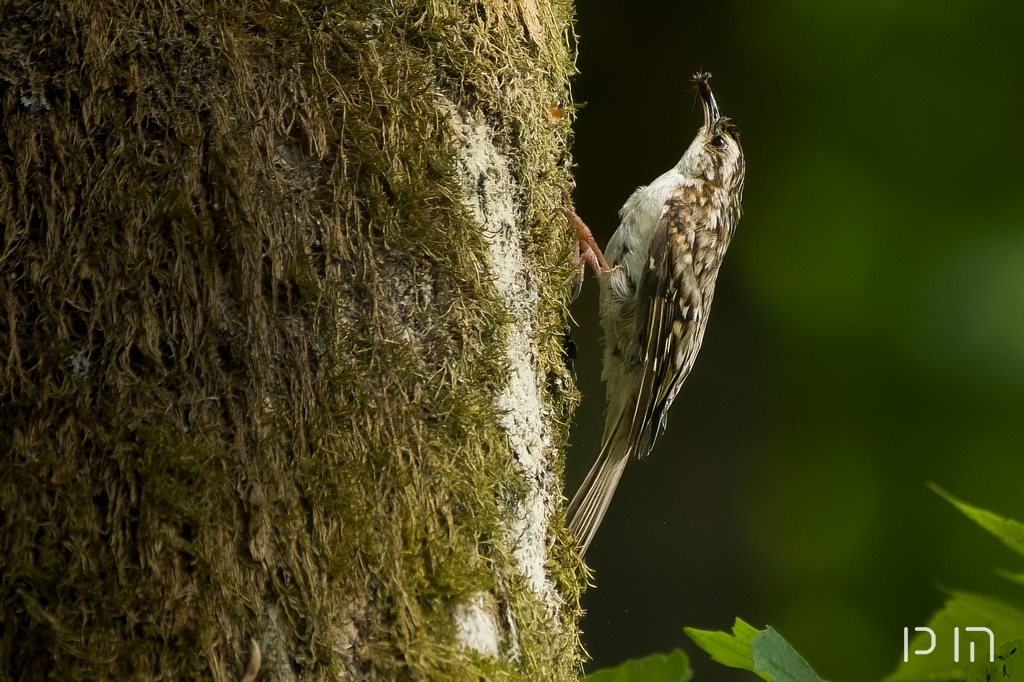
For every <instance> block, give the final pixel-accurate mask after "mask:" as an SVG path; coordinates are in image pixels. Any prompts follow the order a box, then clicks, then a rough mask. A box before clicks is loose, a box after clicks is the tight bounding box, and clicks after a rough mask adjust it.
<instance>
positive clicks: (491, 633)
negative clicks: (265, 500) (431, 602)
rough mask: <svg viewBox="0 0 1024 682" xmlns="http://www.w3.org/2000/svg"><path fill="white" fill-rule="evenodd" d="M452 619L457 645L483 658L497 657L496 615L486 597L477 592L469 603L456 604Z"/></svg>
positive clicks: (495, 610) (498, 636)
mask: <svg viewBox="0 0 1024 682" xmlns="http://www.w3.org/2000/svg"><path fill="white" fill-rule="evenodd" d="M453 619H454V621H455V632H456V638H457V639H458V641H459V644H461V645H462V646H464V647H466V648H467V649H472V650H473V651H476V652H477V653H480V654H483V655H485V656H490V657H492V658H497V657H498V653H499V643H500V639H501V638H500V635H499V632H498V614H497V609H496V608H495V607H494V604H492V603H491V602H490V600H489V599H488V597H487V595H485V594H483V593H479V592H478V593H477V594H474V595H473V596H472V598H471V599H470V600H469V601H467V602H462V603H460V604H456V605H455V608H454V613H453Z"/></svg>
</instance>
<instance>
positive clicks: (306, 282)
mask: <svg viewBox="0 0 1024 682" xmlns="http://www.w3.org/2000/svg"><path fill="white" fill-rule="evenodd" d="M571 38H572V32H571V6H570V4H569V3H568V2H567V1H563V0H479V1H478V2H456V1H455V0H449V1H444V2H443V1H440V0H384V1H383V2H378V1H373V2H369V1H363V0H349V1H348V2H331V1H330V0H328V1H327V2H312V1H306V0H296V1H295V2H243V1H242V0H231V1H226V2H214V3H210V2H203V1H200V0H180V2H177V3H169V2H168V3H163V2H141V3H140V2H128V1H127V0H63V1H57V0H55V1H54V2H46V3H40V2H30V1H28V0H10V1H9V2H5V3H3V5H2V7H0V102H2V104H0V116H2V119H0V453H2V455H0V456H2V460H0V551H2V558H0V562H2V564H0V566H2V567H0V597H2V600H3V604H2V613H0V661H2V665H3V673H0V674H2V675H3V676H4V677H5V678H6V679H17V680H41V679H64V680H79V679H97V680H98V679H165V680H172V679H173V680H190V679H213V680H219V681H227V680H237V679H239V678H240V677H241V676H242V671H243V670H244V669H245V668H246V665H247V664H248V663H249V662H250V642H251V641H255V642H257V643H258V645H259V648H260V650H261V651H262V666H261V669H260V671H259V679H260V680H297V679H302V680H326V679H446V680H448V679H452V680H457V679H480V678H484V679H524V680H539V679H573V678H574V677H575V674H576V672H577V671H578V666H579V649H578V642H577V636H576V619H577V617H578V603H577V598H578V589H579V572H580V565H579V563H578V560H577V559H576V558H575V555H574V553H573V552H572V551H570V550H569V549H567V547H568V544H567V538H566V536H565V534H564V532H563V531H562V530H561V528H562V521H563V518H562V507H563V505H562V503H561V496H560V482H561V466H562V455H563V450H564V446H565V444H566V438H567V422H568V418H569V415H570V413H571V411H572V409H573V407H574V406H575V403H576V394H575V389H574V388H573V386H572V383H571V379H569V377H568V376H567V371H566V368H565V366H564V363H563V358H562V336H563V326H564V324H565V320H566V305H567V302H568V298H569V296H570V294H571V285H572V282H573V280H574V277H576V276H577V275H578V271H577V270H576V269H575V266H574V264H573V257H572V254H573V240H572V238H571V235H570V233H569V230H568V229H567V228H566V226H565V225H564V224H563V222H564V221H563V220H562V219H561V218H560V217H558V216H557V214H556V213H554V211H553V209H554V208H555V207H556V206H558V205H559V204H560V203H561V201H562V199H561V196H562V192H563V191H564V189H565V188H566V187H568V185H569V170H568V167H569V157H568V153H567V149H566V146H567V138H568V135H569V128H568V125H569V123H568V117H566V116H564V115H562V110H561V109H560V108H559V107H558V106H556V105H557V104H559V103H563V104H564V103H565V101H566V98H567V96H568V95H567V93H568V89H567V79H568V76H569V74H570V72H571V70H572V40H571ZM567 109H568V107H567Z"/></svg>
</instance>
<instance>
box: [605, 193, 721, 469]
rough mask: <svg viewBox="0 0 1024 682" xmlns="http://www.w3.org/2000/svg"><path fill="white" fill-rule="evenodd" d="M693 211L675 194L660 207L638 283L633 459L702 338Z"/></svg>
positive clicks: (653, 431) (643, 449) (647, 442)
mask: <svg viewBox="0 0 1024 682" xmlns="http://www.w3.org/2000/svg"><path fill="white" fill-rule="evenodd" d="M692 207H693V203H692V202H689V201H685V200H684V199H683V198H682V197H678V196H677V197H674V198H672V199H670V200H669V201H668V202H667V203H666V204H665V208H664V210H663V211H662V215H661V220H660V221H659V222H658V227H657V228H656V230H655V232H654V237H653V238H652V239H651V245H650V250H649V257H648V260H647V266H646V267H645V268H644V272H643V274H642V275H641V277H640V283H639V285H638V297H637V300H638V301H640V302H641V304H640V308H639V309H638V310H637V319H638V320H640V321H641V327H640V329H641V330H643V333H644V334H645V337H644V338H641V339H640V348H641V353H640V358H641V362H642V364H643V370H642V372H641V378H640V385H639V387H638V389H637V392H636V402H635V403H634V404H633V405H631V408H632V409H631V413H630V414H628V419H629V433H630V438H629V441H630V444H631V447H630V450H632V451H633V452H635V453H636V455H637V456H638V457H644V456H646V455H647V454H648V453H649V452H650V451H651V449H652V448H653V447H654V440H655V439H656V438H657V436H658V432H659V430H660V428H661V427H662V426H663V422H664V416H665V413H666V412H667V411H668V408H669V406H670V405H671V404H672V400H673V399H674V398H675V395H676V393H677V392H678V391H679V387H680V386H682V383H683V381H685V380H686V377H687V375H688V374H689V373H690V368H691V367H693V361H694V359H696V357H697V351H698V350H699V349H700V340H701V337H702V336H703V334H702V333H701V332H702V330H703V327H704V322H705V320H706V317H707V311H706V310H705V309H704V308H705V306H704V305H703V300H702V297H701V289H700V286H699V283H698V280H697V275H696V272H695V270H694V260H695V257H696V254H695V252H694V251H695V247H696V227H695V222H694V217H693V215H691V210H692ZM623 417H624V418H626V417H627V415H623ZM623 426H625V424H623Z"/></svg>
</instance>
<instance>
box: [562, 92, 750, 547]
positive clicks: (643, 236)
mask: <svg viewBox="0 0 1024 682" xmlns="http://www.w3.org/2000/svg"><path fill="white" fill-rule="evenodd" d="M708 78H710V75H707V74H697V76H696V77H695V81H696V82H697V89H698V92H699V93H700V97H701V100H702V101H703V104H704V125H703V126H701V128H700V130H698V131H697V136H696V137H695V138H694V140H693V142H692V143H691V144H690V146H689V148H688V149H687V150H686V153H685V154H683V158H682V159H681V160H680V161H679V163H677V164H676V166H675V167H674V168H673V169H672V170H670V171H668V172H667V173H665V174H664V175H662V176H661V177H659V178H658V179H657V180H655V181H654V182H652V183H651V184H650V185H648V186H646V187H641V188H639V189H637V190H636V191H635V192H633V195H632V196H631V197H630V198H629V200H628V201H627V202H626V204H625V205H624V206H623V207H622V209H621V210H620V211H619V216H620V218H621V222H620V223H619V228H618V229H617V230H616V231H615V234H614V235H612V238H611V240H610V241H609V242H608V247H607V250H606V253H605V254H602V253H601V251H600V249H599V248H598V247H597V244H596V243H595V242H594V238H593V236H592V235H591V234H590V230H589V229H587V227H586V225H585V224H584V223H583V221H581V220H580V219H579V217H578V216H576V214H574V213H572V212H570V211H564V212H565V214H566V216H567V217H568V218H569V220H570V222H572V223H573V224H574V225H575V227H576V229H577V230H578V231H579V234H580V239H581V241H582V242H583V243H584V248H585V252H584V257H585V258H586V259H587V261H588V262H589V263H590V264H591V266H593V267H594V270H595V271H596V272H597V273H598V277H599V279H600V282H601V324H602V326H603V327H604V337H605V355H604V372H603V378H604V380H605V381H606V382H607V416H606V420H605V429H604V440H603V445H602V447H601V454H600V456H599V457H598V459H597V462H595V464H594V466H593V468H591V470H590V473H589V474H587V478H586V480H584V481H583V484H582V485H581V486H580V489H579V491H578V492H577V493H576V495H575V496H574V497H573V500H572V502H571V503H570V505H569V519H570V520H569V531H570V532H571V533H572V535H573V537H575V538H576V541H577V542H578V543H579V549H580V553H581V554H582V553H584V552H586V550H587V547H588V546H589V545H590V542H591V540H593V538H594V533H595V532H597V527H598V525H600V523H601V519H602V518H604V514H605V512H606V511H607V510H608V504H609V503H610V502H611V499H612V494H613V493H614V492H615V487H616V485H617V484H618V482H619V478H620V477H621V476H622V471H623V469H624V468H625V466H626V462H627V461H629V458H630V457H633V456H636V457H645V456H646V455H647V454H649V453H650V451H651V449H652V448H653V447H654V442H655V440H656V439H657V437H658V435H659V434H660V433H661V431H662V430H664V428H665V419H666V417H667V414H668V409H669V406H671V404H672V401H673V400H674V399H675V397H676V394H677V393H678V392H679V389H680V387H682V385H683V382H684V381H685V380H686V377H687V375H688V374H689V373H690V368H691V367H693V361H694V359H695V358H696V357H697V351H699V350H700V344H701V341H702V340H703V338H704V328H705V326H706V325H707V320H708V314H709V313H710V312H711V299H712V298H713V297H714V294H715V279H716V278H717V277H718V268H719V266H720V265H721V264H722V258H723V257H724V256H725V251H726V249H727V248H728V247H729V241H730V240H731V239H732V235H733V232H734V231H735V229H736V223H737V222H738V221H739V219H740V202H741V200H742V197H743V176H744V160H743V150H742V148H741V147H740V140H739V131H738V130H737V128H736V126H734V125H733V123H732V122H731V121H730V120H729V119H728V118H725V117H723V116H721V115H720V114H719V113H718V105H717V104H716V103H715V98H714V95H712V93H711V87H710V86H709V85H708Z"/></svg>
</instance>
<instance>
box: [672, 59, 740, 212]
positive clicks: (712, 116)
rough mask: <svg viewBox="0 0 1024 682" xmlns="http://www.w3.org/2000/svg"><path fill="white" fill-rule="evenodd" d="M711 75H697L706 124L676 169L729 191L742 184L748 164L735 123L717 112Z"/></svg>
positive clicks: (736, 188) (738, 187) (698, 90)
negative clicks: (744, 158)
mask: <svg viewBox="0 0 1024 682" xmlns="http://www.w3.org/2000/svg"><path fill="white" fill-rule="evenodd" d="M709 78H711V74H706V73H698V74H697V75H696V76H694V81H695V82H696V83H697V92H698V93H699V94H700V99H701V102H702V103H703V105H704V125H702V126H701V127H700V130H698V131H697V136H696V137H695V138H693V142H692V143H690V147H689V148H688V149H687V150H686V153H685V154H683V158H682V159H681V160H680V161H679V165H678V166H677V168H678V169H679V172H680V173H682V174H683V175H687V176H690V177H694V178H700V179H702V180H705V181H706V182H709V183H711V184H712V185H715V186H717V187H721V188H723V189H725V190H727V191H730V192H731V191H735V190H738V189H740V188H741V187H742V185H743V174H744V171H745V163H744V160H743V148H742V147H740V131H739V128H737V127H736V126H735V124H733V122H732V121H731V120H730V119H728V118H726V117H725V116H722V115H721V114H720V113H719V112H718V104H717V103H716V102H715V96H714V94H712V92H711V85H709V84H708V79H709Z"/></svg>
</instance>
